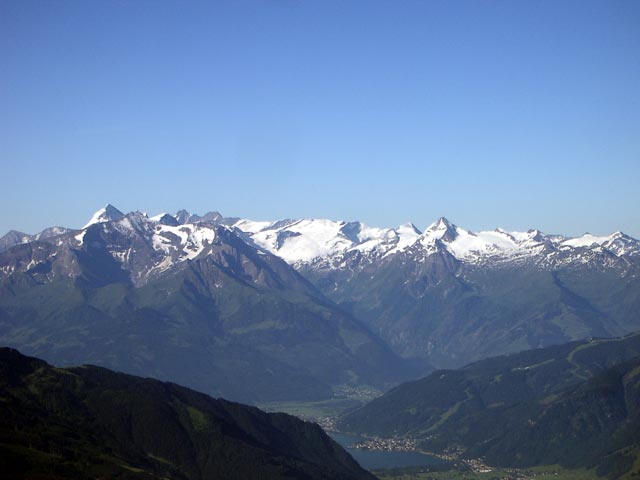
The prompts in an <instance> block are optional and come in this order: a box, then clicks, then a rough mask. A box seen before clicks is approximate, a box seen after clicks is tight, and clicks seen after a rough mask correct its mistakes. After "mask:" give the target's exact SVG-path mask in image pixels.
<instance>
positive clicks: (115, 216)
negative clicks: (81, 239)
mask: <svg viewBox="0 0 640 480" xmlns="http://www.w3.org/2000/svg"><path fill="white" fill-rule="evenodd" d="M122 217H124V213H122V212H121V211H120V210H118V209H117V208H116V207H114V206H113V205H111V204H110V203H108V204H107V205H105V206H104V207H103V208H101V209H100V210H98V211H97V212H96V213H94V214H93V216H92V217H91V220H89V221H88V222H87V224H86V225H85V226H84V227H82V229H83V230H84V229H85V228H87V227H90V226H91V225H93V224H94V223H103V222H111V221H114V220H120V219H121V218H122Z"/></svg>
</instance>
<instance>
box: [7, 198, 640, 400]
mask: <svg viewBox="0 0 640 480" xmlns="http://www.w3.org/2000/svg"><path fill="white" fill-rule="evenodd" d="M50 232H54V234H53V235H51V234H49V233H47V234H45V233H44V232H43V233H42V234H39V235H34V236H30V235H26V234H20V233H17V232H10V233H9V234H8V235H5V236H4V237H2V239H0V250H3V251H2V252H1V253H0V341H2V343H4V344H6V345H10V346H13V347H16V348H21V349H23V350H24V351H25V352H26V353H28V354H32V355H37V356H40V357H42V358H44V359H46V360H48V361H52V362H54V363H58V364H67V365H70V364H78V363H86V362H92V363H98V364H101V365H104V366H107V367H111V368H116V369H119V370H122V371H126V372H129V373H134V374H143V375H153V376H156V377H158V378H161V379H167V380H173V381H179V382H181V383H184V384H186V385H188V386H190V387H193V388H197V389H200V390H202V391H205V392H207V393H211V394H215V395H225V396H228V397H230V398H234V399H238V400H244V401H265V400H278V399H311V398H323V397H327V396H331V395H332V394H333V393H334V392H335V390H336V388H339V387H340V386H341V385H351V386H357V385H370V386H375V387H377V388H387V387H388V386H390V385H392V384H394V383H398V382H400V381H402V380H407V379H409V378H416V377H417V376H419V375H420V374H426V373H428V372H429V371H431V370H432V369H433V368H453V367H459V366H462V365H465V364H467V363H469V362H473V361H477V360H479V359H482V358H487V357H489V356H493V355H498V354H506V353H513V352H518V351H522V350H527V349H530V348H539V347H545V346H549V345H554V344H560V343H565V342H568V341H572V340H577V339H583V338H589V337H611V336H619V335H624V334H627V333H629V332H632V331H634V330H638V329H640V318H638V315H637V312H638V311H640V277H639V275H638V274H639V272H640V242H639V241H638V240H636V239H634V238H632V237H629V236H627V235H625V234H623V233H620V232H616V233H614V234H611V235H609V236H604V237H596V236H592V235H589V234H585V235H583V236H581V237H576V238H570V237H563V236H560V235H547V234H544V233H542V232H540V231H538V230H535V229H532V230H529V231H527V232H507V231H504V230H501V229H497V230H495V231H491V232H471V231H468V230H465V229H463V228H460V227H458V226H456V225H454V224H452V223H451V222H449V221H448V220H446V219H445V218H441V219H439V220H437V221H436V222H434V223H433V224H432V225H430V226H428V227H427V228H426V229H425V230H424V231H421V230H420V229H418V228H417V227H416V226H414V225H413V224H405V225H402V226H400V227H397V228H375V227H369V226H366V225H364V224H362V223H360V222H339V221H331V220H317V219H304V220H280V221H277V222H256V221H250V220H247V219H241V218H236V217H224V216H223V215H221V214H220V213H218V212H210V213H207V214H205V215H202V216H200V215H195V214H191V213H189V212H187V211H185V210H181V211H179V212H177V213H176V214H166V213H163V214H160V215H156V216H154V217H149V216H147V215H146V214H143V213H140V212H132V213H129V214H126V215H125V214H123V213H122V212H120V211H119V210H118V209H116V208H115V207H113V206H111V205H108V206H106V207H105V208H103V209H101V210H99V211H98V212H96V213H95V214H94V215H93V216H92V218H91V220H90V221H89V222H88V223H87V225H85V227H83V228H82V229H78V230H72V229H59V230H55V231H54V230H50Z"/></svg>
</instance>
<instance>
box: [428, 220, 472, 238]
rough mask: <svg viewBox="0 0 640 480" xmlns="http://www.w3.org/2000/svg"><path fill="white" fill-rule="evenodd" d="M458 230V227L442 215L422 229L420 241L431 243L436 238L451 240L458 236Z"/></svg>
mask: <svg viewBox="0 0 640 480" xmlns="http://www.w3.org/2000/svg"><path fill="white" fill-rule="evenodd" d="M458 230H459V229H458V227H457V226H455V225H454V224H452V223H451V222H449V220H447V219H446V218H444V217H440V218H439V219H438V220H437V221H435V222H433V223H432V224H431V225H429V226H428V227H427V229H426V230H425V231H424V233H423V234H422V243H429V244H432V243H434V242H435V241H436V240H441V241H443V242H453V241H454V240H455V239H456V237H457V236H458ZM460 230H461V229H460ZM467 233H468V232H467Z"/></svg>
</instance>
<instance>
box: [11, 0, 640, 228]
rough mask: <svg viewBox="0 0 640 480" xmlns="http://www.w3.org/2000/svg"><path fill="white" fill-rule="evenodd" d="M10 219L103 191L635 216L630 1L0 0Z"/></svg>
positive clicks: (361, 210) (491, 213)
mask: <svg viewBox="0 0 640 480" xmlns="http://www.w3.org/2000/svg"><path fill="white" fill-rule="evenodd" d="M0 72H2V73H0V162H1V165H0V166H1V167H2V168H1V170H0V171H1V172H2V177H1V178H2V183H1V185H2V188H1V189H0V198H1V201H2V211H1V213H0V235H2V234H4V233H5V232H6V231H8V230H9V229H18V230H22V231H26V232H28V233H35V232H36V231H38V230H40V229H42V228H44V227H46V226H49V225H53V224H55V225H64V226H70V227H80V226H81V225H82V224H83V223H84V222H85V221H86V220H87V219H88V218H89V217H90V216H91V214H92V213H93V212H94V211H95V210H97V209H98V208H100V207H102V206H103V205H104V204H105V203H107V202H110V203H113V204H114V205H116V206H117V207H119V208H120V209H121V210H123V211H130V210H136V209H137V210H141V211H147V212H149V213H150V214H155V213H159V212H161V211H169V212H174V211H176V210H177V209H180V208H187V209H188V210H190V211H193V212H198V213H203V212H205V211H208V210H218V211H220V212H222V213H223V214H225V215H229V216H242V217H248V218H253V219H274V220H275V219H278V218H282V217H290V218H298V217H326V218H333V219H347V220H362V221H365V222H367V223H369V224H372V225H379V226H395V225H398V224H400V223H403V222H405V221H413V222H414V223H415V224H416V225H418V226H419V227H425V226H426V225H427V224H429V223H430V222H431V221H433V220H435V219H436V218H437V217H439V216H441V215H444V216H446V217H448V218H449V219H450V220H452V221H453V222H455V223H457V224H458V225H461V226H463V227H466V228H470V229H491V228H495V227H497V226H501V227H503V228H509V229H526V228H529V227H537V228H540V229H541V230H543V231H546V232H549V233H562V234H581V233H583V232H585V231H590V232H592V233H595V234H601V233H609V232H612V231H614V230H622V231H625V232H627V233H629V234H631V235H634V236H635V237H640V2H639V1H635V0H630V1H616V0H606V1H588V0H579V1H563V0H540V1H514V0H508V1H482V0H474V1H469V2H466V1H411V0H406V1H398V0H389V1H374V0H369V1H349V0H336V1H328V0H317V1H312V0H271V1H268V0H267V1H265V0H262V1H257V0H256V1H251V2H249V1H242V0H229V1H207V2H183V1H168V0H159V1H158V0H153V1H142V0H135V1H133V0H132V1H117V0H109V1H107V0H103V1H98V0H96V1H86V0H78V1H53V0H51V1H44V0H42V1H29V0H15V1H13V0H3V1H1V2H0Z"/></svg>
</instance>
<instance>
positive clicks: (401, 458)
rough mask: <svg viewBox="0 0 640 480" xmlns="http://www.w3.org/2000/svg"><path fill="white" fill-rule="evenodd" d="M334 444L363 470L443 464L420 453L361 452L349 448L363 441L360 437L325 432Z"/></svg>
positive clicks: (437, 459)
mask: <svg viewBox="0 0 640 480" xmlns="http://www.w3.org/2000/svg"><path fill="white" fill-rule="evenodd" d="M327 433H329V435H331V438H333V439H334V440H335V441H336V442H338V443H339V444H340V445H342V446H343V447H345V448H346V449H347V451H348V452H349V453H350V454H351V456H352V457H353V458H355V459H356V460H357V461H358V463H359V464H360V466H362V467H363V468H366V469H369V470H374V469H377V468H401V467H422V466H426V465H437V464H440V463H443V461H442V460H440V459H439V458H436V457H430V456H429V455H425V454H423V453H420V452H388V451H386V450H361V449H359V448H349V447H350V446H351V445H352V444H354V443H356V442H360V441H363V440H365V439H364V438H362V437H358V436H354V435H346V434H344V433H337V432H327Z"/></svg>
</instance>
